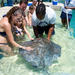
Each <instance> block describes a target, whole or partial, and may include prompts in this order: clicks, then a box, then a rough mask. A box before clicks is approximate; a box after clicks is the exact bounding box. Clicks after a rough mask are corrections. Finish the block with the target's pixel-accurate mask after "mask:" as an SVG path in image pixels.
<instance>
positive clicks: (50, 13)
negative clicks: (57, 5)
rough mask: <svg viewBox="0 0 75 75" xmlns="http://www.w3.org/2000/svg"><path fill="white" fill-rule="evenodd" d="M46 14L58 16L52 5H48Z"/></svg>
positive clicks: (49, 16)
mask: <svg viewBox="0 0 75 75" xmlns="http://www.w3.org/2000/svg"><path fill="white" fill-rule="evenodd" d="M46 16H48V18H51V17H56V13H55V11H54V10H53V9H52V8H51V7H46Z"/></svg>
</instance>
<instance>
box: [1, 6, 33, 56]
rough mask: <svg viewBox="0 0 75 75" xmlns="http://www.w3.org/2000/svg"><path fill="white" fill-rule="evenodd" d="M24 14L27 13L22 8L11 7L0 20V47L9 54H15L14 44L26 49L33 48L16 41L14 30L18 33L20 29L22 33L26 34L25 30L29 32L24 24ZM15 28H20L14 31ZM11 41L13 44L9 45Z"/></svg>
mask: <svg viewBox="0 0 75 75" xmlns="http://www.w3.org/2000/svg"><path fill="white" fill-rule="evenodd" d="M24 16H25V15H24V12H23V11H22V9H21V8H19V7H17V6H15V7H13V8H11V9H10V10H9V11H8V13H7V14H6V16H5V17H3V18H2V19H1V20H0V49H1V50H3V52H4V53H6V54H8V55H13V54H14V52H13V50H12V46H13V47H18V48H23V49H25V50H32V48H31V47H24V46H21V45H20V44H18V43H17V42H15V40H14V36H13V32H16V33H15V34H17V31H18V29H21V31H19V33H20V34H22V35H23V34H24V32H26V33H27V30H26V28H25V26H24V23H25V21H24V22H23V19H24ZM13 28H14V29H17V28H18V29H17V30H16V31H13ZM22 29H23V30H22ZM28 35H29V34H28ZM17 36H18V35H17ZM9 43H10V44H11V46H10V45H9Z"/></svg>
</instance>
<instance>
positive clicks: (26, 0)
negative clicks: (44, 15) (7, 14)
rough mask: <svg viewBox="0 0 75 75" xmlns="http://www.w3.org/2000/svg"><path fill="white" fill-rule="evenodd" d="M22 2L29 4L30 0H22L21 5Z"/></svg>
mask: <svg viewBox="0 0 75 75" xmlns="http://www.w3.org/2000/svg"><path fill="white" fill-rule="evenodd" d="M22 3H25V4H28V0H20V5H21V4H22Z"/></svg>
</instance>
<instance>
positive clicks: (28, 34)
mask: <svg viewBox="0 0 75 75" xmlns="http://www.w3.org/2000/svg"><path fill="white" fill-rule="evenodd" d="M25 25H26V23H25V19H24V20H23V28H24V31H25V32H26V34H27V36H28V37H29V39H30V40H33V38H32V37H31V35H30V33H29V32H28V31H27V29H26V27H25Z"/></svg>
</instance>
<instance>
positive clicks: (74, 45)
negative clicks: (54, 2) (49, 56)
mask: <svg viewBox="0 0 75 75" xmlns="http://www.w3.org/2000/svg"><path fill="white" fill-rule="evenodd" d="M56 14H57V19H56V26H55V35H54V36H53V37H52V39H51V40H52V41H53V42H55V43H56V44H58V45H60V46H61V56H60V57H59V58H58V59H57V60H55V61H54V62H53V63H52V65H51V66H48V67H47V68H45V69H36V68H33V67H32V66H31V65H30V64H29V63H27V62H26V61H25V60H24V59H23V58H22V57H21V56H20V55H15V56H10V57H3V58H1V59H0V75H75V38H73V37H72V36H70V34H69V30H68V29H66V28H64V27H62V24H61V21H60V11H56ZM28 30H29V31H30V33H31V35H32V34H33V31H32V28H29V29H28ZM32 36H33V37H34V35H32ZM26 40H28V38H27V36H26Z"/></svg>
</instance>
